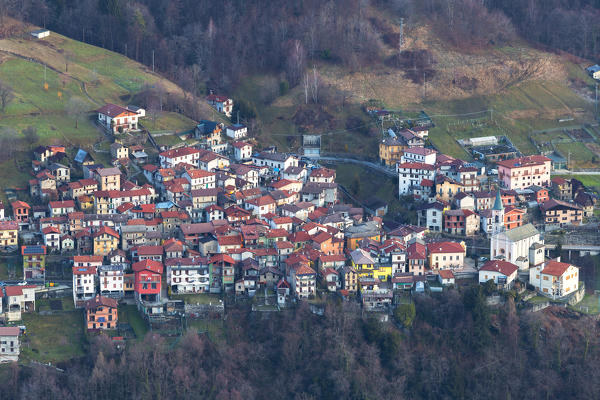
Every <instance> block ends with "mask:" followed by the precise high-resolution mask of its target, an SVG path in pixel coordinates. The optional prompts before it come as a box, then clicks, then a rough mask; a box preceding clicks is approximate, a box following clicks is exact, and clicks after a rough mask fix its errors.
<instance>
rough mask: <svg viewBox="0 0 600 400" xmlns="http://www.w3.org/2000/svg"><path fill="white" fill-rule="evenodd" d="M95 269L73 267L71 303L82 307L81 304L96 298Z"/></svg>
mask: <svg viewBox="0 0 600 400" xmlns="http://www.w3.org/2000/svg"><path fill="white" fill-rule="evenodd" d="M96 271H97V268H96V267H73V302H74V303H75V306H76V307H83V302H84V301H86V300H89V299H91V298H94V296H96Z"/></svg>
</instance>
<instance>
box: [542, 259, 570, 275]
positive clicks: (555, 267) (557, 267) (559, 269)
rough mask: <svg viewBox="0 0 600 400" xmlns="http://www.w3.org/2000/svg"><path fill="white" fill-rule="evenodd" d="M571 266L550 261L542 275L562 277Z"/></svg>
mask: <svg viewBox="0 0 600 400" xmlns="http://www.w3.org/2000/svg"><path fill="white" fill-rule="evenodd" d="M570 266H571V264H569V263H564V262H558V261H554V260H552V261H548V263H546V265H545V266H544V269H543V270H542V274H546V275H552V276H562V275H563V274H564V273H565V272H566V271H567V269H569V267H570Z"/></svg>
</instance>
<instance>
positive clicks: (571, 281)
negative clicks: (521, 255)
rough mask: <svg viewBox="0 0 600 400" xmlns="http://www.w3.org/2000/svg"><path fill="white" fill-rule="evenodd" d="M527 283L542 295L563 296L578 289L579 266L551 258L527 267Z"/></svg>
mask: <svg viewBox="0 0 600 400" xmlns="http://www.w3.org/2000/svg"><path fill="white" fill-rule="evenodd" d="M529 283H530V284H531V285H533V287H535V288H536V289H537V290H538V291H539V292H540V293H541V294H543V295H544V296H548V297H551V298H553V299H557V298H560V297H564V296H567V295H569V294H571V293H574V292H576V291H577V290H578V289H579V268H577V267H576V266H574V265H572V264H569V263H563V262H559V261H556V260H551V261H548V262H546V263H542V264H540V265H536V266H535V267H531V268H530V269H529Z"/></svg>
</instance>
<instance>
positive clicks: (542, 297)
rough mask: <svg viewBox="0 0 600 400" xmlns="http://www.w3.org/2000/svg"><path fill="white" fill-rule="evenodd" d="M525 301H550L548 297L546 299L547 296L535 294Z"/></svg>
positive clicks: (534, 302)
mask: <svg viewBox="0 0 600 400" xmlns="http://www.w3.org/2000/svg"><path fill="white" fill-rule="evenodd" d="M527 301H528V302H529V303H531V304H543V303H546V302H548V301H550V299H548V298H547V297H544V296H535V297H532V298H531V299H529V300H527Z"/></svg>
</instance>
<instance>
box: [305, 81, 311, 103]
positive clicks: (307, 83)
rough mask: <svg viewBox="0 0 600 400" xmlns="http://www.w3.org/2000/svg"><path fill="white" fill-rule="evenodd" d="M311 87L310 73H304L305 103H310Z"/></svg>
mask: <svg viewBox="0 0 600 400" xmlns="http://www.w3.org/2000/svg"><path fill="white" fill-rule="evenodd" d="M309 88H310V83H309V80H308V74H304V104H308V90H309Z"/></svg>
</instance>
